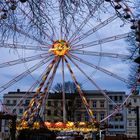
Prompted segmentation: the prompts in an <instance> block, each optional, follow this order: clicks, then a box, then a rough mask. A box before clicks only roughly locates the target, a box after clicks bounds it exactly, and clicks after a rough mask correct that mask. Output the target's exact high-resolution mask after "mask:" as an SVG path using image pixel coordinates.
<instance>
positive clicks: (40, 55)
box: [0, 53, 52, 68]
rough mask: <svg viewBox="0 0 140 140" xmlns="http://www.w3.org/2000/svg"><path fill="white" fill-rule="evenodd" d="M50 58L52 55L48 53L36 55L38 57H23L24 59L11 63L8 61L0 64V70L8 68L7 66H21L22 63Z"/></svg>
mask: <svg viewBox="0 0 140 140" xmlns="http://www.w3.org/2000/svg"><path fill="white" fill-rule="evenodd" d="M51 56H52V55H50V54H48V53H44V54H38V55H34V56H30V57H25V58H21V59H16V60H13V61H8V62H4V63H1V64H0V68H4V67H9V66H13V65H17V64H22V63H26V62H30V61H35V60H38V59H42V58H46V57H51Z"/></svg>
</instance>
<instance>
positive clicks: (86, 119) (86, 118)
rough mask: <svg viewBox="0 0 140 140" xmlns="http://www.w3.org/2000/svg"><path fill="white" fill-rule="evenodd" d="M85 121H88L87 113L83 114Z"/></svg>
mask: <svg viewBox="0 0 140 140" xmlns="http://www.w3.org/2000/svg"><path fill="white" fill-rule="evenodd" d="M85 121H89V115H88V113H87V112H85Z"/></svg>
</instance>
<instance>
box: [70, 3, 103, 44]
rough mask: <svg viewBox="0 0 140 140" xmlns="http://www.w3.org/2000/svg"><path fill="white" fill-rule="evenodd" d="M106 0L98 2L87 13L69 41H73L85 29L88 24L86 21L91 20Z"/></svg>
mask: <svg viewBox="0 0 140 140" xmlns="http://www.w3.org/2000/svg"><path fill="white" fill-rule="evenodd" d="M103 2H104V0H101V1H100V2H99V3H98V4H96V5H95V6H94V7H93V8H92V9H91V12H90V13H89V14H88V15H87V17H86V18H85V19H84V21H83V22H82V23H81V24H80V26H79V27H78V28H77V29H76V30H75V32H74V33H73V35H72V36H71V37H70V38H69V42H72V41H73V40H74V39H75V37H76V36H77V35H78V34H79V33H80V31H81V30H82V29H83V27H84V26H85V25H86V23H87V22H88V21H89V20H90V18H91V17H92V15H93V14H94V13H95V12H96V11H97V10H98V9H99V7H100V6H101V5H102V4H103Z"/></svg>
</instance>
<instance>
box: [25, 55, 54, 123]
mask: <svg viewBox="0 0 140 140" xmlns="http://www.w3.org/2000/svg"><path fill="white" fill-rule="evenodd" d="M56 60H57V57H55V58H54V59H53V60H52V62H51V63H50V64H49V65H48V66H47V68H46V70H45V73H44V74H43V76H42V77H41V82H40V84H39V86H38V88H37V90H36V93H35V94H34V96H33V99H32V100H31V101H30V103H29V105H28V109H27V110H26V111H25V112H24V113H23V117H22V121H24V120H26V119H27V117H28V115H29V113H31V112H30V111H31V108H33V106H35V105H36V102H37V98H38V95H39V93H40V91H41V89H42V87H43V86H44V84H45V81H46V80H47V78H48V76H49V74H50V72H51V70H52V68H53V66H54V64H55V62H56ZM40 94H41V93H40Z"/></svg>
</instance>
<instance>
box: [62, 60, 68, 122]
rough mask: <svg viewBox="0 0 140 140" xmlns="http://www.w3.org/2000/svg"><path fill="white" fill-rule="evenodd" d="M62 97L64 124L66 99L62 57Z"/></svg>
mask: <svg viewBox="0 0 140 140" xmlns="http://www.w3.org/2000/svg"><path fill="white" fill-rule="evenodd" d="M62 95H63V122H66V120H67V119H66V100H65V99H66V97H65V74H64V58H63V57H62Z"/></svg>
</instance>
